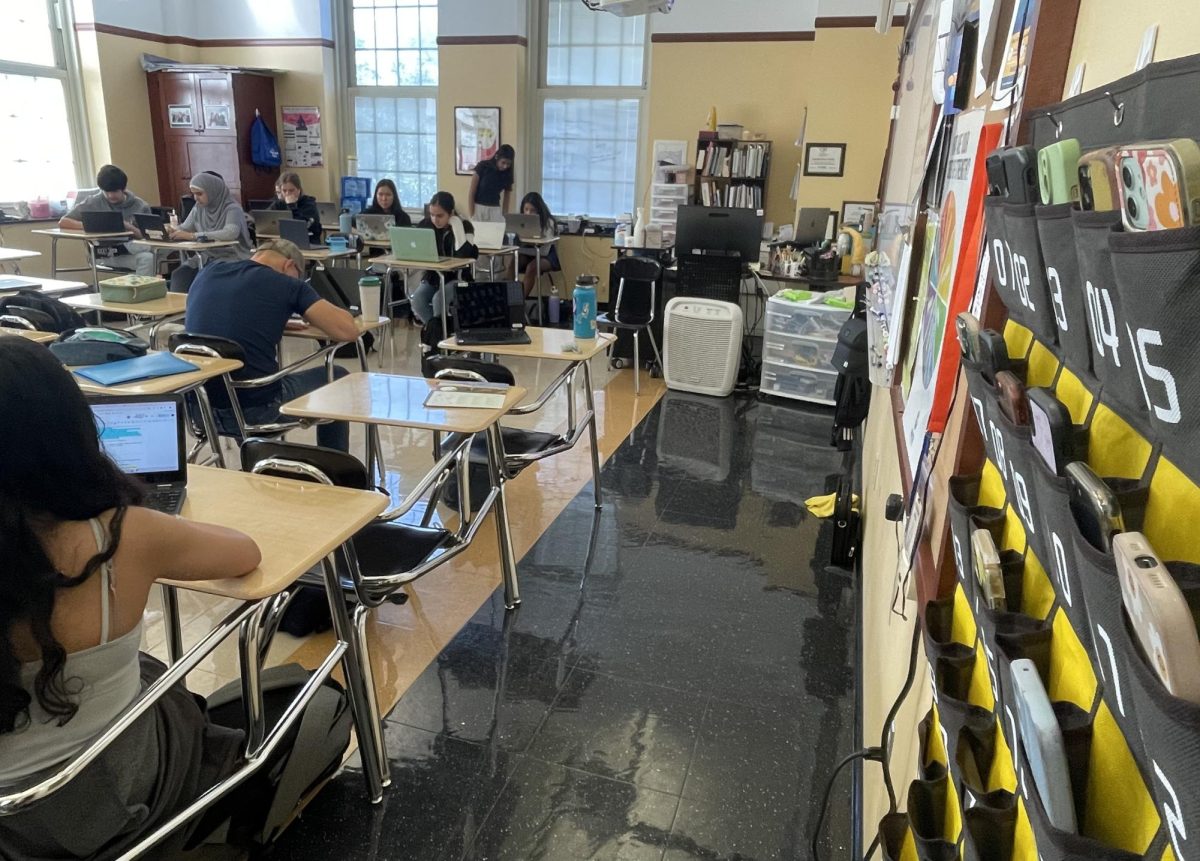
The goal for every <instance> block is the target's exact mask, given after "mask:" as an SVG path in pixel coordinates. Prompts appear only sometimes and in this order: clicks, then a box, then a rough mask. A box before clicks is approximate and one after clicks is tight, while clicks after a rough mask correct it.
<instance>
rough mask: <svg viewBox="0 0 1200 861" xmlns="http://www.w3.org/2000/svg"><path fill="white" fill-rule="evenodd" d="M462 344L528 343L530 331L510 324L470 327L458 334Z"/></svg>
mask: <svg viewBox="0 0 1200 861" xmlns="http://www.w3.org/2000/svg"><path fill="white" fill-rule="evenodd" d="M458 343H460V344H528V343H529V333H528V332H526V331H525V330H524V329H513V328H512V327H510V326H506V327H504V328H500V327H496V328H493V329H469V330H466V331H463V332H459V334H458Z"/></svg>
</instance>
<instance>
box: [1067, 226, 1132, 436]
mask: <svg viewBox="0 0 1200 861" xmlns="http://www.w3.org/2000/svg"><path fill="white" fill-rule="evenodd" d="M1071 219H1072V221H1073V223H1074V227H1075V253H1076V256H1077V258H1078V260H1079V280H1080V284H1081V285H1082V287H1083V299H1084V307H1085V309H1086V311H1087V324H1088V325H1087V329H1088V337H1089V338H1090V343H1091V355H1092V373H1093V374H1095V376H1096V379H1098V380H1099V381H1100V385H1101V386H1102V387H1103V389H1104V395H1105V397H1106V398H1108V399H1109V400H1110V401H1112V402H1113V403H1115V404H1117V405H1119V406H1120V408H1121V409H1122V411H1123V412H1131V413H1138V412H1145V410H1146V402H1145V398H1144V397H1143V396H1142V390H1141V385H1140V384H1139V383H1138V375H1137V370H1136V369H1135V367H1134V356H1133V347H1132V344H1131V343H1130V339H1129V332H1128V331H1127V330H1126V328H1125V321H1126V319H1127V318H1126V316H1125V313H1124V311H1125V309H1124V308H1123V305H1122V302H1121V295H1120V294H1119V293H1118V292H1117V286H1116V277H1115V276H1114V274H1113V267H1112V253H1111V251H1110V250H1109V244H1110V239H1111V237H1112V235H1113V234H1114V233H1118V232H1120V229H1121V218H1120V213H1117V212H1085V211H1076V212H1072V214H1071Z"/></svg>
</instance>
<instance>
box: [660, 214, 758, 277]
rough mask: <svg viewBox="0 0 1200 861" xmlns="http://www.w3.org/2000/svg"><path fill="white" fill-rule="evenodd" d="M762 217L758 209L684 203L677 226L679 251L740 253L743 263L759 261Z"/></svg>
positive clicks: (676, 240)
mask: <svg viewBox="0 0 1200 861" xmlns="http://www.w3.org/2000/svg"><path fill="white" fill-rule="evenodd" d="M762 232H763V216H762V211H761V210H757V209H742V208H728V209H727V208H723V207H716V206H681V207H679V219H678V221H677V222H676V225H675V251H676V253H677V254H681V255H682V254H693V253H701V254H711V253H717V254H737V255H738V256H739V257H741V259H742V264H743V265H749V264H751V263H757V262H758V257H759V246H760V244H761V242H762Z"/></svg>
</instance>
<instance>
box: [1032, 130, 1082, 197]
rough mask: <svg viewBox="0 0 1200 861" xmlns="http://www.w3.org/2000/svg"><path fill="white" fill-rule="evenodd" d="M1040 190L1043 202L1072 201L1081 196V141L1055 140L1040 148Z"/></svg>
mask: <svg viewBox="0 0 1200 861" xmlns="http://www.w3.org/2000/svg"><path fill="white" fill-rule="evenodd" d="M1037 160H1038V190H1039V192H1040V194H1041V199H1042V203H1044V204H1046V205H1047V206H1048V205H1050V204H1052V203H1070V202H1071V201H1073V200H1077V199H1078V198H1079V170H1078V167H1079V141H1078V140H1076V139H1075V138H1067V139H1066V140H1061V141H1055V142H1054V143H1052V144H1050V145H1049V146H1044V147H1042V148H1041V149H1040V150H1038V154H1037Z"/></svg>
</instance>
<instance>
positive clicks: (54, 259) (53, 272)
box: [50, 236, 58, 278]
mask: <svg viewBox="0 0 1200 861" xmlns="http://www.w3.org/2000/svg"><path fill="white" fill-rule="evenodd" d="M50 277H51V278H58V237H57V236H51V237H50Z"/></svg>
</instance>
